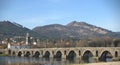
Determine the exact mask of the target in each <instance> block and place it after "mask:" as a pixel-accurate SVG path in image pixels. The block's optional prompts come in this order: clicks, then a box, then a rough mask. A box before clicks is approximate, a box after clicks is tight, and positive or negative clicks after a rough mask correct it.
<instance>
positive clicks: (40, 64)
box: [0, 56, 80, 65]
mask: <svg viewBox="0 0 120 65" xmlns="http://www.w3.org/2000/svg"><path fill="white" fill-rule="evenodd" d="M36 63H37V64H36ZM76 63H77V64H78V63H80V62H79V60H65V59H52V58H50V59H46V58H34V57H14V56H0V65H26V64H27V65H66V64H67V65H69V64H76Z"/></svg>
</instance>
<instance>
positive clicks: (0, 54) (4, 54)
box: [0, 54, 9, 56]
mask: <svg viewBox="0 0 120 65" xmlns="http://www.w3.org/2000/svg"><path fill="white" fill-rule="evenodd" d="M0 56H9V55H8V54H0Z"/></svg>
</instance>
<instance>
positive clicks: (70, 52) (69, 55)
mask: <svg viewBox="0 0 120 65" xmlns="http://www.w3.org/2000/svg"><path fill="white" fill-rule="evenodd" d="M76 55H77V53H76V52H75V51H74V50H71V51H69V53H68V55H67V59H70V60H74V59H75V58H76Z"/></svg>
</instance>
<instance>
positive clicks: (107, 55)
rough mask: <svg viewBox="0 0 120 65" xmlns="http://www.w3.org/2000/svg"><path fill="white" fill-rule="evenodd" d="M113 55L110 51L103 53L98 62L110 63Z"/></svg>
mask: <svg viewBox="0 0 120 65" xmlns="http://www.w3.org/2000/svg"><path fill="white" fill-rule="evenodd" d="M112 58H113V54H112V53H111V52H110V51H107V50H105V51H103V52H102V53H101V55H100V57H99V61H112Z"/></svg>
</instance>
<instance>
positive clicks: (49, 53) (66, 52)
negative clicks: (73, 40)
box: [9, 47, 120, 60]
mask: <svg viewBox="0 0 120 65" xmlns="http://www.w3.org/2000/svg"><path fill="white" fill-rule="evenodd" d="M9 54H11V55H12V56H29V57H32V56H37V57H49V58H55V57H59V58H65V59H66V58H69V57H73V58H78V59H81V58H84V57H85V56H87V55H88V56H91V57H92V58H95V59H97V60H98V59H99V58H105V57H107V56H109V57H111V58H112V59H115V58H119V60H120V47H73V48H39V49H16V50H9Z"/></svg>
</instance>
